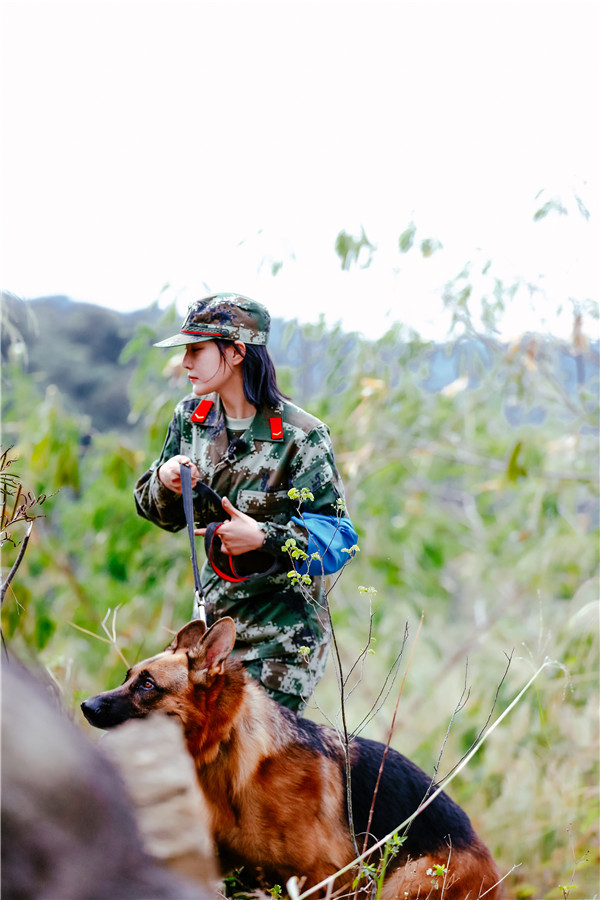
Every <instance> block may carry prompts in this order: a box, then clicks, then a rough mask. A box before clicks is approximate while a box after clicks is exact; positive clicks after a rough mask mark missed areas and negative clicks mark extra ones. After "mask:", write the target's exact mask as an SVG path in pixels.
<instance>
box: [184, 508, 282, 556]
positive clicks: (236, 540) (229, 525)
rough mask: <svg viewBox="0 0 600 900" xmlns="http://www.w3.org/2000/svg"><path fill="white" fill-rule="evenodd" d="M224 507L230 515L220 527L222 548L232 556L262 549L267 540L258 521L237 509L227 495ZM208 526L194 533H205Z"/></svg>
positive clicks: (197, 529)
mask: <svg viewBox="0 0 600 900" xmlns="http://www.w3.org/2000/svg"><path fill="white" fill-rule="evenodd" d="M222 504H223V509H224V510H225V512H226V513H227V515H228V516H231V519H229V520H228V521H226V522H223V524H222V525H221V527H220V528H219V537H220V538H221V548H222V550H223V552H224V553H228V554H229V555H230V556H239V555H240V553H248V552H249V551H250V550H260V548H261V547H262V545H263V544H264V541H265V535H264V532H263V531H261V529H260V528H259V525H258V522H256V520H255V519H253V518H252V517H251V516H247V515H246V513H243V512H240V510H239V509H236V508H235V506H234V505H233V503H231V502H230V501H229V500H228V498H227V497H223V500H222ZM205 532H206V528H195V529H194V534H197V535H204V534H205Z"/></svg>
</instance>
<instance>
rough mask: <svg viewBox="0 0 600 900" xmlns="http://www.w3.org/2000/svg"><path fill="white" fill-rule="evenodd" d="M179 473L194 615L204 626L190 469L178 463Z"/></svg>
mask: <svg viewBox="0 0 600 900" xmlns="http://www.w3.org/2000/svg"><path fill="white" fill-rule="evenodd" d="M179 473H180V476H181V494H182V497H183V511H184V512H185V520H186V522H187V530H188V535H189V538H190V547H191V548H192V555H191V557H190V559H191V562H192V572H193V573H194V589H195V590H194V613H196V611H197V612H198V613H199V615H198V616H197V618H198V619H200V621H201V622H204V624H205V625H206V598H205V596H204V590H203V588H202V582H201V581H200V572H199V571H198V559H197V557H196V543H195V541H194V503H193V500H192V472H191V470H190V467H189V466H188V465H186V464H185V463H180V465H179Z"/></svg>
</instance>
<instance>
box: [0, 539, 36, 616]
mask: <svg viewBox="0 0 600 900" xmlns="http://www.w3.org/2000/svg"><path fill="white" fill-rule="evenodd" d="M32 528H33V522H29V524H28V526H27V531H26V532H25V537H24V538H23V542H22V544H21V549H20V550H19V555H18V556H17V558H16V560H15V561H14V563H13V565H12V568H11V570H10V572H9V573H8V575H7V576H6V578H5V580H4V581H3V582H2V588H1V589H0V606H2V604H3V603H4V595H5V594H6V592H7V590H8V586H9V585H10V583H11V581H12V580H13V578H14V576H15V574H16V572H17V569H18V568H19V566H20V565H21V562H22V561H23V557H24V556H25V551H26V550H27V544H28V543H29V537H30V535H31V529H32Z"/></svg>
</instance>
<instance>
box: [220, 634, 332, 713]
mask: <svg viewBox="0 0 600 900" xmlns="http://www.w3.org/2000/svg"><path fill="white" fill-rule="evenodd" d="M234 653H235V651H234ZM328 656H329V641H326V642H325V643H323V644H319V646H317V647H315V649H314V650H313V651H312V652H311V653H310V655H309V657H308V659H306V660H303V661H302V664H299V663H298V656H282V657H280V658H279V659H252V660H249V661H248V662H244V663H243V665H244V666H245V668H246V670H247V672H248V673H249V674H250V675H251V676H252V678H254V680H255V681H258V683H259V684H260V686H261V687H262V688H264V690H265V692H266V693H267V694H268V695H269V697H272V698H273V700H276V701H277V703H280V704H281V706H286V707H287V708H288V709H291V710H293V711H294V712H295V713H298V714H300V713H302V712H304V710H305V708H306V704H307V703H308V701H309V699H310V697H311V694H312V693H313V691H314V690H315V688H316V686H317V684H318V683H319V681H320V680H321V678H322V677H323V673H324V672H325V666H326V665H327V658H328Z"/></svg>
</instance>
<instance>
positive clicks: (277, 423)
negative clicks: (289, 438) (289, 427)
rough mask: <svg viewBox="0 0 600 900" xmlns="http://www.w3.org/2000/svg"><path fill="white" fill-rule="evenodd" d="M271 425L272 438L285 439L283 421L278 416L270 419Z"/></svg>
mask: <svg viewBox="0 0 600 900" xmlns="http://www.w3.org/2000/svg"><path fill="white" fill-rule="evenodd" d="M269 425H270V426H271V440H272V441H282V440H283V422H282V420H281V419H280V418H279V417H277V418H273V419H269Z"/></svg>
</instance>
